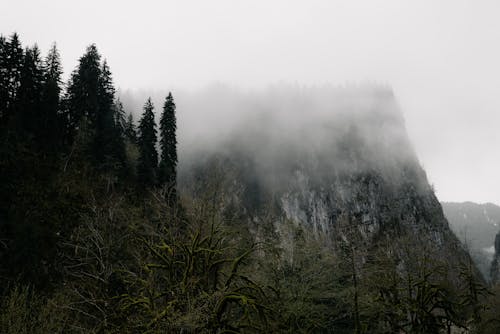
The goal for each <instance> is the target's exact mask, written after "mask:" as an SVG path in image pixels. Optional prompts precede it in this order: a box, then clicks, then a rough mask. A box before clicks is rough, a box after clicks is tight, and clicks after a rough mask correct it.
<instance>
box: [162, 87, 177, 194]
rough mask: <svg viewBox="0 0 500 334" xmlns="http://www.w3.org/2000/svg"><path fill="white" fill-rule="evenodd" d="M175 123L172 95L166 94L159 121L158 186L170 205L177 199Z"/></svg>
mask: <svg viewBox="0 0 500 334" xmlns="http://www.w3.org/2000/svg"><path fill="white" fill-rule="evenodd" d="M176 130H177V121H176V117H175V103H174V98H173V97H172V93H168V96H167V98H166V99H165V104H164V105H163V112H162V114H161V119H160V148H161V159H160V166H159V171H158V178H159V184H160V185H161V186H164V187H165V190H166V197H167V199H168V200H169V202H170V203H172V202H173V201H174V200H175V198H176V197H177V194H176V180H177V138H176V133H175V132H176Z"/></svg>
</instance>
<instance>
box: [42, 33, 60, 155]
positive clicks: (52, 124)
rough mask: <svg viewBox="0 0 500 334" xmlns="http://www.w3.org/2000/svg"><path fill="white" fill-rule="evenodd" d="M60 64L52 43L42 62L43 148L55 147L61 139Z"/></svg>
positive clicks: (57, 52) (57, 53) (54, 45)
mask: <svg viewBox="0 0 500 334" xmlns="http://www.w3.org/2000/svg"><path fill="white" fill-rule="evenodd" d="M61 75H62V66H61V58H60V55H59V51H58V50H57V47H56V44H55V43H54V44H53V45H52V47H51V48H50V50H49V52H48V54H47V57H46V58H45V62H44V81H43V87H42V97H41V99H42V101H41V106H40V108H41V113H42V122H41V124H40V126H41V143H40V144H41V145H42V146H43V147H44V149H56V148H57V146H59V145H60V143H61V139H62V132H61V131H62V128H63V127H64V124H63V122H62V121H63V119H62V118H61V117H60V114H59V111H60V94H61V85H62V80H61Z"/></svg>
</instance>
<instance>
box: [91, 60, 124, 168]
mask: <svg viewBox="0 0 500 334" xmlns="http://www.w3.org/2000/svg"><path fill="white" fill-rule="evenodd" d="M100 74H101V75H100V76H99V82H98V84H99V85H98V94H97V96H98V112H97V114H96V115H95V136H94V140H93V145H92V153H93V157H94V158H95V159H96V163H97V165H98V166H99V167H101V168H103V169H104V170H121V169H122V168H123V167H124V166H123V165H124V162H125V148H124V144H123V140H122V136H121V126H120V124H119V122H117V119H118V110H117V108H116V105H115V104H114V99H115V88H114V86H113V81H112V79H111V72H110V70H109V67H108V65H107V63H106V61H104V62H103V64H102V66H101V71H100Z"/></svg>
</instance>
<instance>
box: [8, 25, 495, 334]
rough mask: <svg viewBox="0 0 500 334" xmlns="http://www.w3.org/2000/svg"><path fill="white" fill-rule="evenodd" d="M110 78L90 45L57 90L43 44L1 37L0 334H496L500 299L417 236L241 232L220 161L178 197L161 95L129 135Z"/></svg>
mask: <svg viewBox="0 0 500 334" xmlns="http://www.w3.org/2000/svg"><path fill="white" fill-rule="evenodd" d="M110 65H111V64H108V63H107V62H106V60H105V59H104V58H103V56H102V55H101V54H100V53H99V51H98V49H97V47H96V45H94V44H91V45H90V46H88V47H87V49H86V50H85V51H84V53H83V55H82V56H81V57H80V58H79V61H78V65H77V67H76V68H75V69H74V70H73V72H71V75H70V76H69V80H68V81H67V82H63V79H62V78H63V68H62V65H61V58H60V54H59V51H58V48H57V47H56V45H55V44H54V45H53V46H52V47H51V48H50V50H48V52H47V53H46V54H45V55H42V51H41V50H39V48H38V47H37V46H36V45H34V46H23V44H22V42H21V40H20V37H19V36H18V35H17V34H16V33H14V34H11V35H10V36H6V37H4V36H2V37H0V178H1V180H0V332H1V333H6V334H7V333H9V334H10V333H422V334H424V333H498V332H499V329H500V287H499V286H498V285H497V286H494V285H491V284H489V283H487V282H486V281H485V280H484V278H483V277H482V276H481V275H480V273H479V272H478V270H477V269H476V266H475V264H474V263H473V261H472V259H471V258H470V256H456V259H455V260H453V261H451V260H450V261H448V259H446V258H444V257H442V256H434V254H441V253H439V252H440V250H439V247H440V245H438V244H433V243H432V242H428V240H426V241H422V238H426V235H424V234H423V235H422V236H419V235H414V234H411V233H407V231H405V230H398V229H395V230H394V231H393V232H391V233H390V234H388V235H387V236H386V237H385V236H384V237H382V236H381V237H379V238H378V239H377V240H376V242H374V243H370V244H369V245H368V244H367V243H366V242H365V241H364V240H363V238H362V237H361V236H360V233H358V230H356V229H355V228H353V227H352V224H351V218H350V217H348V216H344V215H339V218H338V222H339V224H340V225H341V227H342V228H343V229H344V231H345V234H343V236H347V238H343V237H342V238H341V237H338V238H333V241H332V240H330V241H325V240H324V239H322V237H321V236H319V237H318V235H317V234H315V233H312V232H311V231H310V230H309V229H308V227H307V226H303V225H300V224H296V223H294V222H293V221H291V220H290V219H284V218H282V217H281V216H280V213H279V209H277V208H276V207H275V206H274V204H273V202H272V201H269V205H268V206H267V207H266V209H265V210H261V211H259V216H260V222H259V224H257V225H258V226H256V225H255V224H253V225H252V224H249V223H248V211H245V210H242V209H241V207H235V206H234V205H227V203H226V202H225V200H224V199H225V198H227V197H231V195H232V193H231V187H230V186H228V185H226V184H224V182H225V181H224V178H222V177H220V175H221V174H224V173H225V172H226V171H227V170H228V169H227V166H228V165H229V164H230V163H231V162H228V161H227V160H226V159H224V158H220V159H218V160H214V161H211V163H210V165H209V167H207V168H205V169H202V170H200V171H199V174H196V175H195V177H194V179H195V180H196V184H192V189H191V190H192V191H183V190H182V189H181V188H180V187H179V186H178V181H177V180H178V175H177V173H178V162H179V161H178V160H179V159H178V152H177V150H178V148H177V146H178V140H177V135H176V134H177V120H176V113H177V109H176V103H175V100H174V96H173V95H172V93H168V94H167V95H166V96H165V98H164V103H163V105H161V106H155V105H154V104H153V102H152V100H151V99H148V100H146V101H144V107H143V110H141V111H137V113H139V112H140V113H141V117H140V119H138V120H135V119H134V118H133V116H132V114H130V113H126V112H125V108H124V106H123V104H122V102H120V99H119V97H118V94H117V91H116V88H115V86H114V83H113V76H112V72H111V66H110ZM179 112H182V110H180V111H179ZM156 115H159V117H156ZM157 119H159V122H157ZM221 166H222V167H221ZM226 177H227V175H226ZM371 179H373V176H371V175H364V176H363V178H362V179H360V181H359V182H371V181H370V180H371ZM255 196H258V194H257V195H255ZM429 219H430V220H432V217H431V218H429ZM274 221H280V229H279V230H277V229H275V228H274V227H273V226H274V225H273V223H271V222H274ZM279 234H281V235H287V236H289V239H290V240H291V241H292V242H289V243H283V242H278V240H281V239H280V236H279ZM461 247H463V248H461V250H460V252H462V251H463V250H465V251H466V250H467V245H462V246H461ZM464 254H465V253H464Z"/></svg>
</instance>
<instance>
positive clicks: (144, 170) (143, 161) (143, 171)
mask: <svg viewBox="0 0 500 334" xmlns="http://www.w3.org/2000/svg"><path fill="white" fill-rule="evenodd" d="M153 109H154V106H153V103H152V102H151V98H148V100H147V101H146V104H145V105H144V113H143V114H142V118H141V120H140V122H139V138H138V144H139V164H138V166H137V175H138V178H139V182H140V183H141V185H142V186H153V185H155V184H156V169H157V166H158V153H157V152H156V141H157V138H156V124H155V119H154V114H153Z"/></svg>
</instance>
